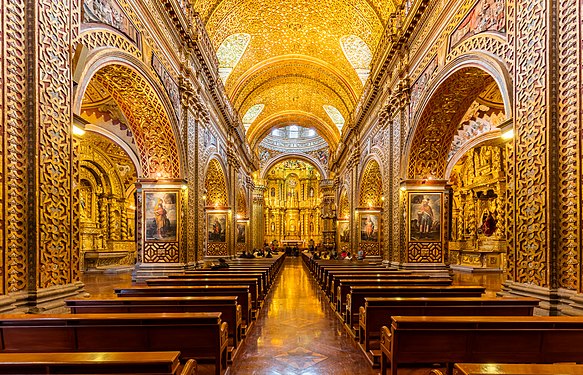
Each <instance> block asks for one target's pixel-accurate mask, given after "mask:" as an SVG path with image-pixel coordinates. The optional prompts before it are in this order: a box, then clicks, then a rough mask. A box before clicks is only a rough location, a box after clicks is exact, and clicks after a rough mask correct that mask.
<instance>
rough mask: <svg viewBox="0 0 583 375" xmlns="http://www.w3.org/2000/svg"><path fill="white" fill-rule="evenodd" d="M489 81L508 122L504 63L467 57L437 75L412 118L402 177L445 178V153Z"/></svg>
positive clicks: (508, 96) (484, 57)
mask: <svg viewBox="0 0 583 375" xmlns="http://www.w3.org/2000/svg"><path fill="white" fill-rule="evenodd" d="M492 82H495V84H496V85H497V87H498V90H499V92H500V94H501V97H502V101H503V104H504V111H505V116H506V118H507V119H508V118H510V116H511V114H512V101H511V91H510V90H511V88H510V87H511V86H510V75H509V74H508V71H507V70H506V69H505V67H504V65H503V63H501V62H499V61H497V60H496V59H494V58H493V57H491V56H488V55H485V54H478V53H476V54H467V55H463V56H460V57H459V58H457V59H455V60H453V61H452V62H451V63H449V64H448V65H447V66H446V67H445V68H444V69H443V70H442V72H440V74H439V75H438V76H437V78H436V79H435V81H434V83H433V84H432V85H431V86H430V88H429V89H428V90H427V91H426V93H425V95H424V96H423V99H422V101H421V103H420V106H419V108H420V110H419V111H418V112H417V113H416V114H415V115H414V118H413V126H412V127H411V130H410V132H409V134H408V137H407V143H406V148H405V155H406V158H405V163H403V164H402V170H401V175H402V177H404V178H410V179H423V178H436V179H442V178H444V176H445V171H446V164H447V160H446V159H447V153H448V151H449V149H450V146H451V143H452V141H453V137H454V135H455V132H456V130H457V127H458V126H459V124H460V121H461V119H462V117H463V116H464V115H465V113H466V111H467V110H468V108H469V107H470V105H471V104H472V103H473V102H474V101H475V100H476V99H477V98H478V97H479V95H480V94H481V93H482V92H483V91H484V89H485V88H486V87H487V86H488V85H489V84H491V83H492ZM509 114H510V115H509Z"/></svg>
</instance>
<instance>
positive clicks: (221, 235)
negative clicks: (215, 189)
mask: <svg viewBox="0 0 583 375" xmlns="http://www.w3.org/2000/svg"><path fill="white" fill-rule="evenodd" d="M207 236H208V237H207V240H208V242H209V243H217V242H227V214H226V213H224V212H221V213H209V214H207Z"/></svg>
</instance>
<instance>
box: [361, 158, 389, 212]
mask: <svg viewBox="0 0 583 375" xmlns="http://www.w3.org/2000/svg"><path fill="white" fill-rule="evenodd" d="M381 197H383V181H382V176H381V169H380V165H379V163H378V162H377V161H376V160H371V161H369V162H368V163H367V165H366V167H365V168H364V172H363V173H362V177H361V181H360V199H359V207H381V206H382V200H381Z"/></svg>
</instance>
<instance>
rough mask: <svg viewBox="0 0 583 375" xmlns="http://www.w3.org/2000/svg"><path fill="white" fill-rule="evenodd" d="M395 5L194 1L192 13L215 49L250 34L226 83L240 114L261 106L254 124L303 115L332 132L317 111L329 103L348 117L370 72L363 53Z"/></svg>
mask: <svg viewBox="0 0 583 375" xmlns="http://www.w3.org/2000/svg"><path fill="white" fill-rule="evenodd" d="M397 3H400V0H399V1H397V0H394V1H392V0H384V1H383V0H381V1H372V0H370V1H369V0H320V1H313V0H283V1H270V0H215V1H208V0H204V1H203V0H195V1H194V9H195V10H196V11H197V12H198V13H199V14H200V16H201V18H202V20H203V22H204V23H205V25H206V28H207V31H208V34H209V36H210V38H211V40H212V43H213V45H214V47H215V49H218V48H219V46H220V45H221V44H222V43H223V41H225V40H226V39H227V38H229V37H230V36H232V35H236V34H248V35H250V42H249V45H248V46H247V48H246V50H245V52H244V54H243V55H242V57H241V59H240V60H239V61H238V63H237V64H236V66H234V68H233V70H232V72H231V73H230V76H229V78H228V79H227V82H226V85H225V87H226V89H227V93H228V95H229V96H230V98H231V100H232V101H233V103H234V104H235V108H236V109H237V110H238V112H239V113H240V114H245V113H246V111H247V110H248V109H249V108H251V107H252V106H254V105H256V104H265V109H264V111H263V113H262V114H261V116H260V117H259V118H257V120H256V122H255V123H261V122H262V123H265V121H262V118H263V119H265V118H271V117H273V115H274V114H276V113H280V112H283V111H285V112H287V111H298V112H299V111H302V112H307V113H310V114H311V115H313V116H315V117H318V118H319V119H320V121H319V122H320V123H326V124H327V126H328V127H330V128H332V127H336V125H335V124H334V123H333V122H332V121H331V120H330V119H329V117H328V115H327V114H326V112H325V111H324V110H323V108H322V106H323V105H332V106H334V107H336V108H337V109H338V110H339V111H340V112H341V114H342V116H343V117H344V118H348V116H349V113H350V112H351V111H352V110H353V109H354V107H355V105H356V102H357V99H358V97H359V96H360V94H361V93H362V89H363V84H362V82H361V78H362V76H363V75H362V74H364V73H365V71H366V70H367V69H368V68H369V67H368V66H366V65H369V64H370V59H369V58H368V57H367V54H368V52H367V49H368V50H369V51H370V54H371V55H372V54H374V52H375V50H376V48H377V46H378V43H379V40H380V37H381V35H382V32H383V29H384V26H385V25H386V23H387V20H388V19H389V17H390V14H391V13H393V12H394V11H395V9H396V5H397ZM343 41H344V43H342V42H343ZM343 46H344V47H345V48H344V49H345V50H346V51H347V56H349V57H350V59H351V62H352V63H354V64H356V65H355V66H353V65H351V62H350V61H349V60H348V59H347V56H346V55H345V53H344V51H343ZM355 67H356V68H357V69H359V73H361V76H360V77H359V75H358V74H357V71H356V70H355ZM290 98H292V99H293V98H295V99H296V100H295V101H290ZM255 123H254V124H253V125H252V126H254V125H255ZM260 133H264V132H261V131H260Z"/></svg>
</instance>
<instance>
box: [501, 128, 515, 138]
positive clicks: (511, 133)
mask: <svg viewBox="0 0 583 375" xmlns="http://www.w3.org/2000/svg"><path fill="white" fill-rule="evenodd" d="M512 138H514V129H510V130H507V131H506V132H504V133H502V139H505V140H509V139H512Z"/></svg>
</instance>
